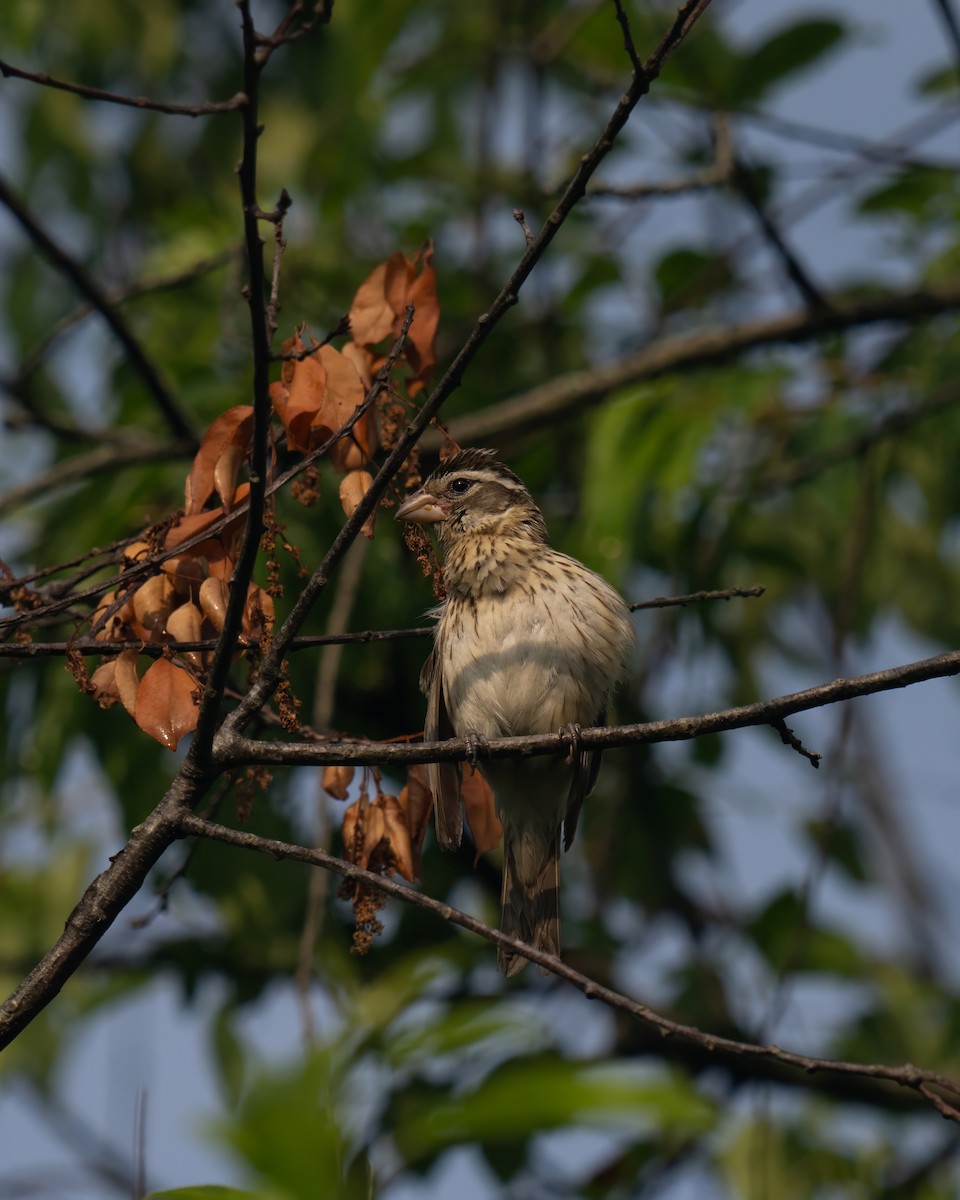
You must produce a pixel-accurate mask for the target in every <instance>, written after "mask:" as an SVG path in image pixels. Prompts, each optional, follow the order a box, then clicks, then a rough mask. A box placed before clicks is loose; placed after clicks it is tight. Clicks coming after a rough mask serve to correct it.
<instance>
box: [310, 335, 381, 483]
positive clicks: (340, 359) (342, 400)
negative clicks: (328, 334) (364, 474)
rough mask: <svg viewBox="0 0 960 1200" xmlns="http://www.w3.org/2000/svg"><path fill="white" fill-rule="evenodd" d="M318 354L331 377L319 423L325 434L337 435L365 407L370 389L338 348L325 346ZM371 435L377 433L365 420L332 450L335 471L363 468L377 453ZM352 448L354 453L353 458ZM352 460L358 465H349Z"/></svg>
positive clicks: (328, 380)
mask: <svg viewBox="0 0 960 1200" xmlns="http://www.w3.org/2000/svg"><path fill="white" fill-rule="evenodd" d="M317 354H318V355H319V357H320V361H321V362H322V363H323V367H324V370H325V371H326V374H327V391H326V395H325V396H324V403H323V411H322V413H321V415H320V418H319V419H320V421H321V423H322V426H323V429H324V430H327V429H329V430H330V432H331V433H336V432H337V431H338V430H339V429H342V428H343V426H344V425H345V424H346V423H347V421H349V420H350V418H351V417H352V416H353V414H354V413H355V412H356V410H357V409H358V408H359V406H360V405H361V404H362V403H363V401H364V399H365V397H366V394H367V389H366V388H365V387H364V384H363V380H362V379H361V378H360V375H359V373H358V371H357V368H356V367H355V366H354V364H353V363H352V362H351V361H350V359H349V358H345V357H344V355H342V354H341V353H340V351H339V350H337V349H336V348H335V347H333V346H321V348H320V349H319V350H318V351H317ZM371 434H373V435H374V436H375V434H376V430H375V429H374V428H372V427H371V426H370V425H369V424H368V423H367V422H366V421H365V420H362V419H361V420H359V421H358V422H357V423H356V425H354V427H353V429H352V430H351V431H350V432H349V433H348V434H346V436H345V437H343V438H342V439H341V440H340V441H339V442H337V443H336V444H335V445H334V446H333V447H332V448H331V450H330V461H331V462H332V463H333V465H334V467H335V468H336V469H337V470H338V471H345V470H347V469H348V468H349V467H350V466H351V465H353V466H358V467H359V466H362V465H363V463H364V461H365V456H367V457H369V456H370V455H371V454H372V452H373V446H374V440H373V437H372V436H371ZM326 436H329V434H327V435H326ZM351 448H352V450H353V451H354V453H353V454H352V455H351V454H350V451H351ZM348 456H349V457H351V458H353V459H357V461H356V462H354V463H348V462H347V461H346V459H347V457H348Z"/></svg>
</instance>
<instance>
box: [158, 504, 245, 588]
mask: <svg viewBox="0 0 960 1200" xmlns="http://www.w3.org/2000/svg"><path fill="white" fill-rule="evenodd" d="M249 494H250V484H249V483H241V484H240V486H239V487H238V488H237V490H236V493H235V495H234V497H233V503H234V507H235V506H236V505H238V504H240V503H241V502H242V501H244V500H246V498H247V496H248V495H249ZM224 515H225V513H224V511H223V509H222V508H211V509H208V510H207V511H206V512H201V513H193V514H190V515H187V516H183V517H181V518H180V520H179V521H178V522H177V524H176V525H173V526H171V527H170V529H168V530H167V535H166V537H165V538H164V539H163V548H164V550H175V549H176V547H177V546H180V545H182V544H183V543H184V542H186V541H187V540H189V539H190V538H192V537H195V536H196V535H197V534H198V533H202V532H203V531H204V530H205V529H209V528H210V526H211V525H214V524H216V522H217V521H219V520H220V519H221V518H222V517H223V516H224ZM245 522H246V515H245V514H243V513H241V514H240V515H238V516H236V517H234V518H233V519H232V520H230V521H228V522H227V523H226V525H224V527H223V529H222V530H221V531H220V532H219V533H218V534H215V535H214V537H213V538H211V539H210V541H209V542H206V541H205V542H202V543H200V544H199V545H197V546H194V547H192V548H191V549H190V550H189V551H187V553H188V554H190V555H191V556H192V557H194V558H198V559H199V558H205V559H207V562H208V567H209V569H210V572H211V573H213V562H214V561H215V560H219V559H222V558H223V556H224V554H226V556H227V557H228V558H230V559H234V558H236V553H237V550H238V549H239V547H240V543H241V541H242V539H243V529H244V524H245ZM213 542H216V543H217V546H216V547H214V546H213V545H212V543H213ZM231 568H232V563H231ZM221 573H222V572H221Z"/></svg>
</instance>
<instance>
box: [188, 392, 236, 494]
mask: <svg viewBox="0 0 960 1200" xmlns="http://www.w3.org/2000/svg"><path fill="white" fill-rule="evenodd" d="M252 438H253V408H252V407H251V406H250V405H249V404H238V405H237V406H236V407H235V408H228V409H227V411H226V412H223V413H221V414H220V416H219V417H217V419H216V420H215V421H214V422H213V424H212V425H211V426H210V428H209V429H208V430H207V432H206V433H205V434H204V435H203V440H202V441H201V442H200V449H199V450H198V451H197V453H196V456H195V457H194V460H193V466H192V467H191V468H190V474H189V475H188V476H187V483H186V487H185V489H184V509H185V511H186V513H187V515H188V516H192V515H193V514H194V513H198V512H200V511H201V509H202V508H203V506H204V505H205V504H206V502H207V501H208V500H209V499H210V497H211V496H212V495H213V493H214V491H216V492H217V495H218V496H219V497H220V499H221V500H222V501H223V503H224V505H225V507H226V509H227V512H229V511H230V508H231V507H232V505H233V498H234V492H235V491H236V484H237V474H238V472H239V470H240V464H241V463H242V462H243V459H244V456H245V454H246V452H247V450H248V448H249V446H250V442H251V439H252ZM221 460H223V461H222V462H221ZM218 463H220V464H221V465H220V471H219V478H218V472H217V464H218Z"/></svg>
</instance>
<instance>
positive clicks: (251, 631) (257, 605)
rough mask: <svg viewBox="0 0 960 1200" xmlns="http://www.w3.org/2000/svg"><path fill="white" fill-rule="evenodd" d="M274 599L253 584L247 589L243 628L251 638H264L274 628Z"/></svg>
mask: <svg viewBox="0 0 960 1200" xmlns="http://www.w3.org/2000/svg"><path fill="white" fill-rule="evenodd" d="M273 620H274V610H273V597H272V596H271V595H270V594H269V593H268V592H265V591H264V590H263V588H261V587H257V585H256V584H255V583H251V584H250V586H249V588H248V589H247V600H246V603H245V604H244V606H243V621H242V622H241V628H242V630H243V632H244V633H245V634H246V635H247V637H249V638H258V639H259V638H262V637H263V635H264V634H265V633H269V632H270V630H271V629H272V628H273Z"/></svg>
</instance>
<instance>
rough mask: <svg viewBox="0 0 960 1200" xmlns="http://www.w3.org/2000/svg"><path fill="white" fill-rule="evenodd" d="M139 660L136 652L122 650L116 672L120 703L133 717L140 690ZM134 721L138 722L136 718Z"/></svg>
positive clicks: (115, 677)
mask: <svg viewBox="0 0 960 1200" xmlns="http://www.w3.org/2000/svg"><path fill="white" fill-rule="evenodd" d="M138 658H139V655H138V653H137V651H136V650H121V651H120V653H119V654H118V655H117V664H116V670H115V672H114V679H115V681H116V686H117V695H118V696H119V697H120V703H121V704H122V705H123V707H124V708H125V709H126V710H127V712H128V713H129V715H130V716H131V717H134V712H135V710H136V706H137V692H138V691H139V689H140V676H139V675H138V674H137V659H138ZM134 720H136V717H134Z"/></svg>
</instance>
